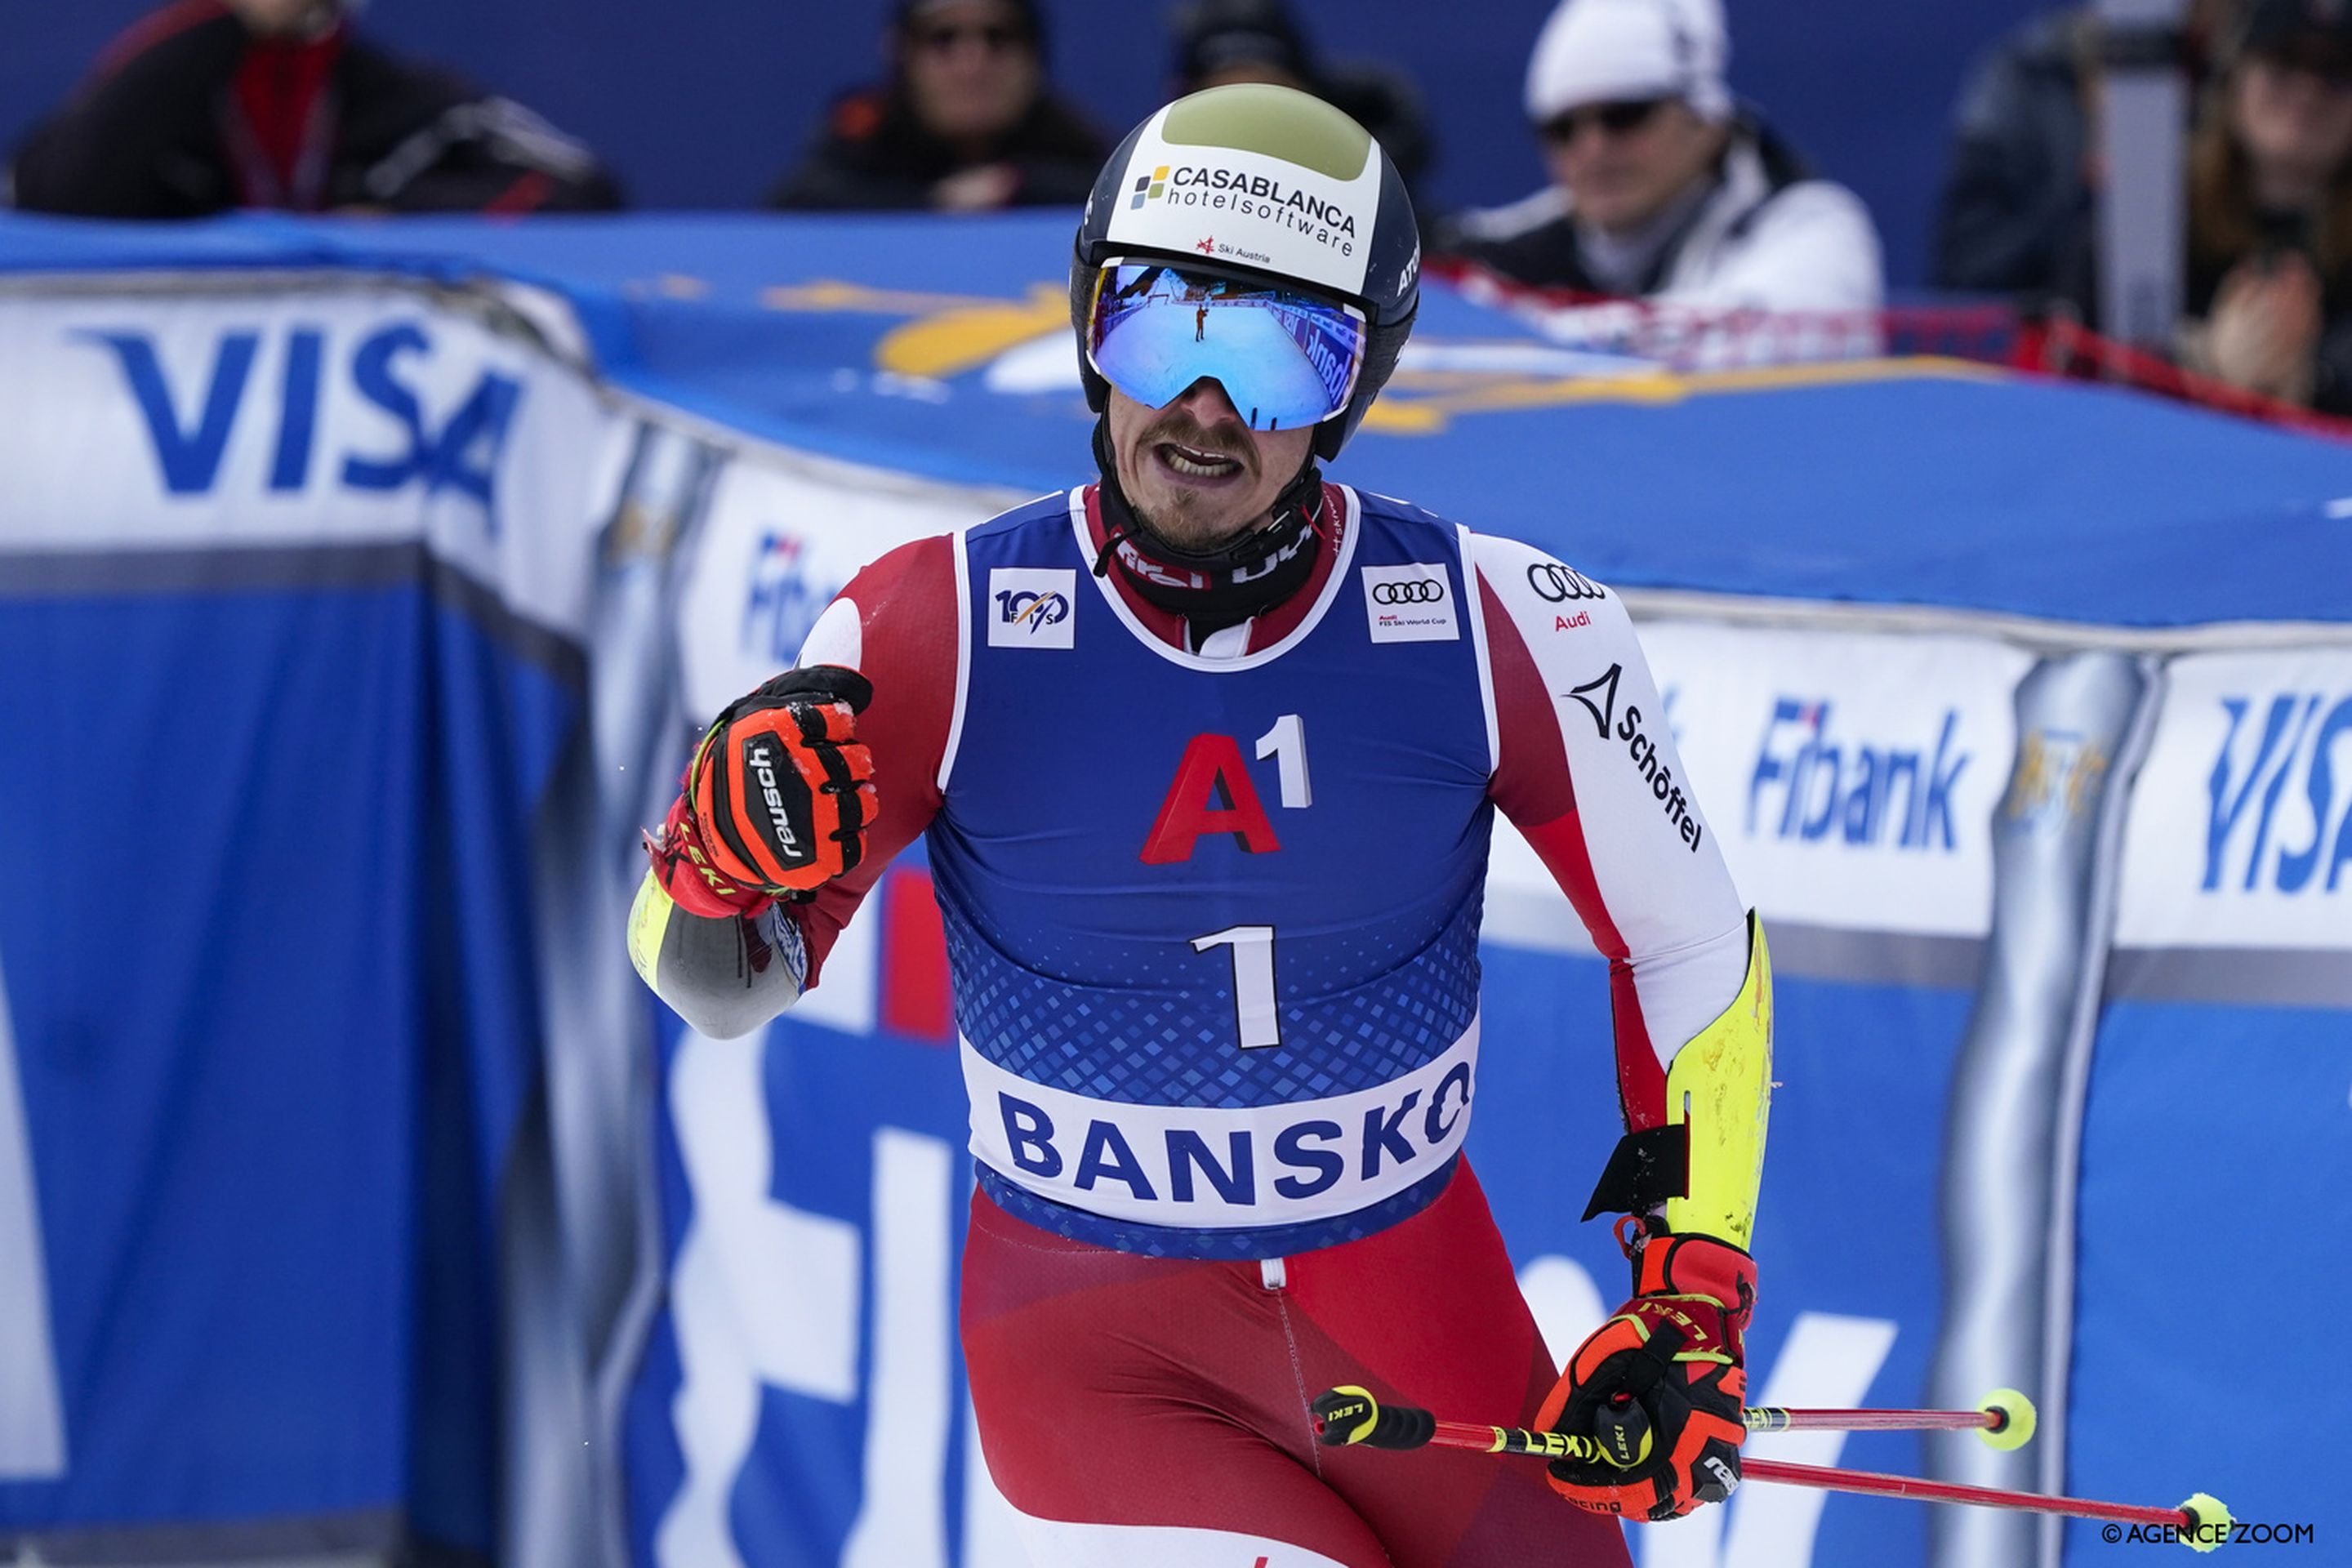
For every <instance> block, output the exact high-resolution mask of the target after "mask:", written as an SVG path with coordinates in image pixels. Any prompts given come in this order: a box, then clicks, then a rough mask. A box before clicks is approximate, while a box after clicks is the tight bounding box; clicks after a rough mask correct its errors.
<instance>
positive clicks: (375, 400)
mask: <svg viewBox="0 0 2352 1568" xmlns="http://www.w3.org/2000/svg"><path fill="white" fill-rule="evenodd" d="M74 336H75V337H76V338H78V339H79V340H80V341H81V342H86V343H89V344H92V345H95V346H96V347H99V348H101V349H103V350H105V351H106V352H107V353H110V354H111V355H112V356H113V358H114V362H115V365H116V367H117V368H118V369H119V370H120V371H121V373H122V379H123V384H124V385H125V386H126V387H127V389H128V390H129V391H130V393H131V399H132V401H133V402H134V403H135V404H136V405H138V409H139V416H140V418H141V420H142V423H143V424H144V426H145V427H146V432H147V438H148V445H149V448H150V449H151V450H152V452H153V454H154V458H155V468H156V470H157V472H158V473H160V474H161V475H162V477H163V488H164V489H165V490H166V491H167V492H168V493H170V494H172V495H175V496H199V495H207V494H210V493H211V492H212V490H213V489H214V487H215V484H216V482H217V481H218V479H219V478H220V470H221V459H222V458H223V456H224V455H225V454H226V451H227V449H228V443H229V438H230V437H231V436H232V434H234V432H235V431H236V426H237V423H238V421H239V420H240V419H244V418H247V417H256V418H261V419H269V418H272V417H273V416H274V417H275V419H276V429H275V431H274V432H273V435H272V438H271V441H270V448H269V449H270V460H269V477H268V489H269V490H270V491H271V492H273V493H276V494H281V495H290V494H294V493H297V492H299V491H302V490H306V489H309V488H310V485H311V482H312V479H313V475H314V470H315V469H316V468H318V462H319V456H320V454H319V452H318V447H319V445H320V443H319V425H320V405H321V401H322V395H323V393H324V390H325V385H326V382H327V380H328V378H329V377H330V376H331V375H339V376H341V377H342V378H344V379H345V380H347V381H348V383H349V384H350V386H351V389H352V392H354V393H355V394H357V395H358V396H359V397H360V398H361V400H362V401H363V402H365V403H367V404H368V405H371V406H373V407H374V408H375V409H377V410H379V411H380V412H381V413H383V415H384V416H386V418H387V419H388V420H389V421H390V422H391V424H392V426H394V431H393V432H391V433H389V434H388V437H387V438H380V439H371V440H369V441H366V442H364V443H355V444H354V445H353V447H352V449H351V450H349V451H346V452H343V453H341V459H342V460H341V463H340V464H337V463H335V462H334V461H333V458H332V457H330V458H329V459H328V461H329V467H328V469H327V472H328V473H329V475H331V479H332V480H333V481H334V482H338V483H340V484H341V485H342V486H343V487H344V488H345V489H353V490H362V491H373V492H385V491H392V490H398V489H404V488H406V487H408V486H410V485H422V486H423V487H424V488H425V493H427V494H428V495H430V494H436V493H438V492H441V491H444V490H454V491H456V492H457V493H458V494H459V495H463V496H467V497H469V498H471V499H472V500H476V501H478V502H479V503H480V504H481V505H482V507H483V509H484V510H486V511H487V512H488V514H489V518H490V527H491V531H492V532H493V534H495V533H496V531H497V516H498V513H497V507H496V486H497V475H498V466H499V454H500V453H501V452H502V451H503V450H504V448H505V446H506V442H507V437H508V436H509V433H510V432H511V431H512V429H513V427H514V420H515V414H516V411H517V410H518V409H519V408H520V405H521V403H522V394H523V388H522V384H521V383H520V382H519V381H517V380H515V379H514V378H513V377H511V376H506V375H501V374H499V373H498V372H496V371H491V370H485V371H483V372H482V373H481V374H480V375H479V376H478V378H477V379H476V380H475V382H474V384H473V386H472V388H471V389H470V390H469V391H468V392H467V394H466V395H465V396H464V397H463V398H462V399H461V400H459V402H458V403H457V407H456V408H455V410H454V411H453V412H452V413H451V414H450V415H449V416H448V417H447V418H446V419H445V420H442V421H441V422H440V423H439V425H438V426H437V427H436V425H435V424H434V422H433V421H432V420H431V419H430V418H429V417H428V416H427V415H426V413H425V404H424V400H423V399H422V398H420V397H419V396H418V395H417V389H416V388H417V383H416V379H415V374H414V373H415V369H416V367H417V366H418V365H420V364H421V363H429V362H430V361H432V359H433V358H434V356H435V353H436V345H435V342H434V340H433V338H432V336H431V334H429V333H428V332H426V331H425V328H424V327H423V326H421V325H419V324H418V323H416V322H415V321H395V322H393V323H391V324H389V325H387V326H384V327H382V328H379V329H378V330H377V331H373V332H372V333H370V334H369V335H368V336H366V337H364V338H362V339H360V340H359V342H357V344H356V345H354V346H353V347H352V351H351V355H350V358H349V360H348V361H347V362H343V363H337V364H335V365H333V366H331V365H330V364H329V362H328V353H327V334H326V332H325V331H322V330H321V329H320V328H317V327H296V328H292V329H290V330H289V331H286V332H285V333H284V342H283V353H282V355H281V356H280V363H281V364H282V367H283V368H282V369H281V370H280V371H279V374H278V385H277V386H276V388H275V389H274V395H272V393H264V394H262V395H260V396H259V397H248V396H247V392H248V389H249V386H250V384H251V382H252V380H253V367H254V362H255V361H256V360H257V359H258V358H259V357H260V354H261V348H262V334H261V333H260V332H259V331H236V332H225V333H223V334H222V335H221V338H220V341H219V342H217V343H215V345H214V347H213V353H212V357H211V364H210V368H209V369H208V370H207V371H206V372H205V374H204V375H203V377H202V378H201V380H200V381H199V382H198V383H196V384H193V385H185V386H175V385H173V381H172V377H171V376H170V375H169V374H167V373H166V371H165V370H164V368H163V356H162V355H161V354H160V353H158V352H157V350H156V341H155V335H154V334H153V333H152V332H146V331H112V332H110V331H87V332H77V333H75V334H74ZM249 405H257V412H256V413H255V414H253V415H251V416H248V415H247V408H248V406H249Z"/></svg>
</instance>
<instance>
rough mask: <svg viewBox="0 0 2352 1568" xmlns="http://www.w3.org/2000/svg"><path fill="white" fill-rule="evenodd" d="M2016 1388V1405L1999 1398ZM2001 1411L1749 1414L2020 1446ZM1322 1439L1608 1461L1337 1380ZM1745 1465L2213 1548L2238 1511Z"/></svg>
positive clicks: (2015, 1412)
mask: <svg viewBox="0 0 2352 1568" xmlns="http://www.w3.org/2000/svg"><path fill="white" fill-rule="evenodd" d="M2006 1397H2013V1398H2014V1400H2015V1401H2016V1403H2015V1404H2014V1405H2011V1404H2006V1403H1999V1402H2000V1401H2003V1400H2004V1398H2006ZM1986 1404H1987V1405H1988V1406H1991V1407H1993V1408H1995V1409H1998V1410H2000V1413H2001V1415H2002V1417H2003V1418H2002V1420H2001V1422H2000V1425H1999V1426H1994V1425H1992V1423H1991V1421H1990V1419H1989V1416H1990V1410H1979V1411H1954V1410H1911V1411H1902V1410H1872V1411H1861V1410H1805V1411H1793V1410H1785V1409H1780V1408H1778V1407H1775V1406H1760V1407H1754V1408H1751V1409H1749V1410H1748V1412H1747V1413H1746V1416H1747V1420H1748V1429H1749V1430H1750V1431H1801V1430H1806V1429H1811V1430H1814V1431H1821V1430H1825V1429H1840V1430H1853V1429H1858V1428H1857V1427H1856V1426H1840V1423H1843V1422H1849V1421H1851V1420H1852V1418H1853V1417H1857V1416H1862V1417H1867V1418H1868V1426H1869V1427H1870V1428H1872V1429H1875V1430H1881V1431H1886V1430H1902V1429H1937V1428H1960V1429H1966V1428H1968V1427H1971V1426H1973V1427H1978V1428H1979V1429H1981V1430H1982V1433H1983V1436H1985V1438H1986V1440H1987V1441H1989V1442H1994V1443H1996V1444H1997V1446H2000V1447H2016V1446H2017V1445H2018V1444H2021V1443H2022V1442H2024V1441H2025V1439H2026V1438H2027V1437H2030V1436H2032V1431H2033V1426H2032V1419H2033V1418H2032V1409H2033V1406H2032V1402H2031V1401H2028V1400H2026V1399H2025V1398H2024V1396H2023V1395H2022V1394H2013V1391H2011V1390H2006V1389H2005V1390H2002V1391H2001V1393H2000V1394H1996V1395H1994V1396H1992V1397H1991V1398H1990V1399H1988V1400H1987V1402H1986ZM1314 1412H1315V1438H1316V1441H1317V1442H1318V1443H1321V1444H1323V1445H1324V1446H1326V1447H1351V1446H1355V1445H1362V1446H1364V1447H1373V1448H1397V1449H1409V1448H1422V1447H1437V1448H1465V1449H1471V1450H1475V1452H1478V1453H1482V1454H1530V1455H1534V1456H1535V1457H1537V1458H1546V1459H1575V1460H1579V1461H1581V1462H1585V1463H1593V1462H1598V1461H1601V1459H1602V1450H1601V1445H1600V1444H1598V1443H1597V1442H1595V1441H1593V1440H1592V1439H1591V1438H1590V1437H1578V1436H1570V1435H1569V1434H1567V1433H1562V1432H1532V1431H1529V1430H1528V1429H1527V1428H1525V1427H1520V1426H1474V1425H1472V1424H1470V1423H1468V1422H1463V1421H1441V1420H1439V1419H1438V1418H1437V1417H1436V1416H1435V1415H1432V1414H1431V1413H1430V1412H1428V1411H1426V1410H1421V1409H1417V1408H1415V1407H1414V1406H1412V1405H1382V1404H1381V1403H1380V1401H1378V1400H1377V1399H1375V1398H1373V1397H1372V1395H1371V1394H1370V1391H1369V1390H1366V1389H1362V1388H1357V1387H1342V1388H1334V1389H1332V1390H1330V1391H1328V1393H1326V1394H1323V1395H1321V1396H1320V1397H1319V1398H1318V1399H1317V1400H1316V1401H1315V1405H1314ZM1739 1468H1740V1472H1741V1474H1742V1475H1743V1476H1744V1477H1745V1478H1746V1479H1748V1480H1756V1481H1771V1482H1774V1483H1776V1484H1778V1485H1780V1486H1797V1487H1816V1488H1819V1489H1822V1490H1824V1491H1843V1492H1857V1493H1861V1494H1864V1495H1865V1496H1872V1497H1905V1498H1916V1499H1920V1500H1925V1501H1929V1502H1954V1503H1968V1504H1971V1505H1973V1506H1975V1507H1979V1508H2005V1509H2016V1510H2025V1511H2028V1512H2033V1513H2055V1514H2063V1515H2066V1516H2067V1517H2070V1518H2074V1519H2096V1520H2105V1521H2111V1522H2114V1523H2118V1524H2138V1525H2146V1526H2149V1527H2153V1528H2158V1529H2164V1528H2169V1529H2171V1530H2174V1531H2179V1533H2180V1538H2181V1541H2182V1542H2183V1543H2184V1544H2186V1545H2188V1546H2190V1547H2193V1548H2194V1549H2195V1550H2197V1551H2199V1552H2210V1551H2211V1550H2212V1549H2213V1548H2214V1547H2216V1546H2219V1545H2220V1544H2221V1542H2223V1541H2226V1540H2227V1539H2229V1534H2230V1525H2231V1519H2230V1510H2228V1509H2226V1508H2224V1507H2222V1506H2221V1503H2220V1502H2219V1501H2218V1500H2215V1499H2213V1498H2211V1497H2209V1496H2207V1495H2206V1494H2205V1493H2203V1492H2199V1493H2198V1494H2197V1495H2196V1496H2194V1497H2192V1498H2190V1499H2189V1500H2188V1501H2187V1502H2184V1503H2182V1504H2181V1505H2180V1506H2179V1508H2144V1507H2141V1506H2139V1505H2137V1504H2134V1503H2116V1502H2097V1501H2094V1500H2089V1499H2086V1498H2066V1497H2049V1496H2045V1495H2043V1494H2042V1493H2039V1492H2017V1491H2006V1490H2003V1489H2000V1488H1997V1487H1972V1486H1961V1485H1958V1484H1954V1483H1950V1482H1945V1481H1929V1480H1921V1479H1917V1478H1916V1477H1912V1476H1888V1475H1880V1474H1877V1473H1876V1472H1874V1471H1870V1470H1845V1469H1839V1468H1835V1467H1833V1466H1826V1465H1796V1464H1789V1463H1787V1462H1785V1461H1781V1460H1776V1459H1743V1460H1742V1461H1741V1462H1740V1467H1739Z"/></svg>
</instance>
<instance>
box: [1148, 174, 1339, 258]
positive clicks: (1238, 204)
mask: <svg viewBox="0 0 2352 1568" xmlns="http://www.w3.org/2000/svg"><path fill="white" fill-rule="evenodd" d="M1130 189H1131V193H1132V194H1131V195H1129V199H1128V204H1127V205H1128V208H1129V211H1134V210H1137V209H1139V208H1141V207H1142V206H1143V205H1145V204H1147V203H1150V202H1157V201H1165V202H1166V203H1167V204H1168V205H1170V206H1171V207H1201V208H1204V209H1206V210H1208V211H1211V212H1229V213H1234V214H1237V215H1239V216H1243V217H1255V218H1264V219H1265V220H1267V221H1268V222H1271V223H1274V224H1276V225H1277V226H1281V227H1283V228H1286V229H1289V230H1290V231H1291V232H1293V233H1295V234H1300V235H1304V236H1306V237H1307V238H1309V239H1312V240H1314V241H1315V242H1317V243H1318V244H1319V245H1328V246H1332V247H1336V248H1337V249H1338V250H1339V254H1340V255H1342V256H1353V255H1354V254H1355V253H1356V215H1355V214H1354V213H1351V212H1349V210H1348V209H1347V208H1346V207H1344V206H1342V205H1339V203H1338V202H1335V201H1332V200H1330V199H1329V198H1328V197H1324V196H1318V195H1311V194H1309V193H1308V192H1306V191H1302V190H1300V189H1299V188H1298V187H1297V186H1296V185H1286V184H1283V183H1282V182H1281V181H1280V180H1277V179H1275V178H1273V177H1271V176H1270V175H1266V174H1251V173H1248V172H1247V171H1245V170H1241V169H1223V168H1209V167H1204V166H1202V165H1200V164H1194V163H1178V164H1174V165H1172V166H1171V165H1170V164H1167V163H1162V164H1160V166H1159V167H1158V168H1156V169H1154V170H1152V171H1151V173H1150V174H1139V175H1137V176H1136V180H1135V184H1134V185H1133V186H1132V187H1130Z"/></svg>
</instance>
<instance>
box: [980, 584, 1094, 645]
mask: <svg viewBox="0 0 2352 1568" xmlns="http://www.w3.org/2000/svg"><path fill="white" fill-rule="evenodd" d="M1077 591H1078V588H1077V574H1076V572H1072V571H1068V570H1060V571H1053V570H1045V569H1042V568H1038V567H1030V566H999V567H995V568H994V569H992V571H990V573H989V574H988V598H989V604H990V605H991V612H990V615H989V616H988V643H989V646H990V647H1074V646H1076V645H1075V642H1074V639H1073V637H1072V634H1073V632H1074V631H1075V630H1076V627H1075V626H1073V625H1072V624H1071V603H1070V601H1071V598H1072V596H1073V595H1076V593H1077Z"/></svg>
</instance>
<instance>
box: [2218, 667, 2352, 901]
mask: <svg viewBox="0 0 2352 1568" xmlns="http://www.w3.org/2000/svg"><path fill="white" fill-rule="evenodd" d="M2221 709H2222V711H2223V712H2224V713H2225V714H2226V715H2227V716H2228V727H2227V729H2226V730H2225V731H2223V733H2222V736H2221V749H2220V751H2219V752H2218V753H2217V754H2216V755H2215V757H2214V759H2213V768H2212V772H2211V773H2209V774H2208V775H2207V779H2206V796H2207V802H2206V805H2207V814H2206V821H2205V845H2204V848H2205V857H2204V861H2205V864H2204V876H2203V877H2202V878H2201V879H2200V880H2199V882H2198V889H2199V890H2200V892H2207V893H2213V892H2220V891H2222V890H2223V889H2229V890H2232V891H2240V892H2249V893H2251V892H2255V891H2257V890H2260V891H2266V892H2278V893H2284V894H2288V895H2294V894H2299V893H2306V892H2323V891H2324V892H2328V893H2333V892H2335V891H2336V890H2337V889H2338V888H2340V887H2341V886H2342V885H2343V880H2344V871H2345V868H2346V867H2347V865H2352V791H2340V790H2338V789H2337V788H2336V777H2337V773H2338V772H2339V770H2340V768H2341V767H2342V765H2343V764H2344V763H2347V762H2352V758H2347V757H2346V756H2345V755H2343V754H2341V752H2340V751H2339V742H2341V741H2342V740H2343V738H2344V737H2345V736H2346V735H2347V733H2352V696H2347V695H2344V694H2342V693H2337V692H2319V691H2281V692H2274V693H2273V694H2272V695H2271V696H2270V697H2269V699H2268V700H2257V699H2255V698H2252V697H2241V696H2235V695H2228V696H2224V697H2222V698H2221Z"/></svg>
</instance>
